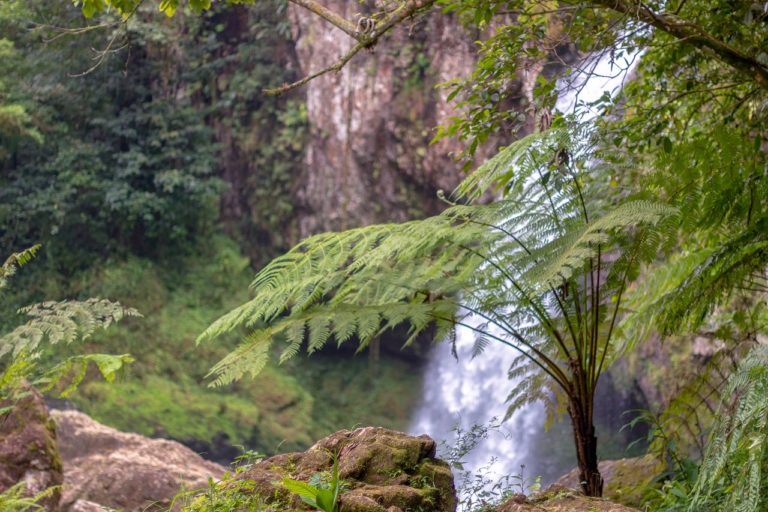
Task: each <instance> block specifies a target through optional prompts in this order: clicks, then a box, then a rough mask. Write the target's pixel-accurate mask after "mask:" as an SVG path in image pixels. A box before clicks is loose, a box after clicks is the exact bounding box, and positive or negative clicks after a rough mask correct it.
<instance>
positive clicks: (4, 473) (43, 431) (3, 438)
mask: <svg viewBox="0 0 768 512" xmlns="http://www.w3.org/2000/svg"><path fill="white" fill-rule="evenodd" d="M5 409H8V410H7V411H6V413H5V414H0V492H3V491H5V490H6V489H8V488H9V487H12V486H13V485H14V484H16V483H18V482H22V481H23V482H24V483H25V484H26V486H27V492H28V494H30V495H34V494H37V493H39V492H41V491H44V490H45V489H48V488H50V487H54V486H58V485H61V482H62V465H61V459H60V458H59V454H58V451H57V448H56V429H55V427H54V424H53V421H51V418H50V416H49V415H48V410H47V409H46V407H45V402H44V400H43V397H42V396H41V395H40V393H38V392H37V391H35V390H34V389H32V388H31V387H28V388H26V389H24V390H22V391H21V392H20V395H19V396H18V397H17V399H16V400H14V401H13V402H11V401H9V400H0V410H5ZM59 498H60V496H59V493H58V492H54V493H52V494H51V495H50V496H48V497H46V498H45V499H43V500H42V501H41V502H40V504H41V505H43V506H45V508H46V510H50V511H56V510H59Z"/></svg>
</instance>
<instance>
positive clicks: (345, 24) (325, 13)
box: [288, 0, 360, 40]
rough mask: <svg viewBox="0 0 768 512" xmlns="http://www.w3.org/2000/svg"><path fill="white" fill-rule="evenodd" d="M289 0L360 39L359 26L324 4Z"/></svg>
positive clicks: (311, 0) (313, 1) (303, 0)
mask: <svg viewBox="0 0 768 512" xmlns="http://www.w3.org/2000/svg"><path fill="white" fill-rule="evenodd" d="M288 1H289V2H291V3H292V4H296V5H298V6H300V7H303V8H305V9H306V10H308V11H310V12H312V13H314V14H317V15H318V16H320V17H321V18H323V19H324V20H325V21H327V22H329V23H331V24H332V25H334V26H335V27H337V28H339V29H340V30H342V31H344V32H345V33H346V34H347V35H348V36H350V37H352V38H354V39H357V40H360V38H359V37H358V33H357V28H356V27H355V24H354V23H352V22H351V21H349V20H347V19H346V18H344V17H343V16H340V15H338V14H336V13H335V12H333V11H332V10H330V9H328V8H327V7H325V6H324V5H321V4H320V3H318V2H316V1H315V0H288Z"/></svg>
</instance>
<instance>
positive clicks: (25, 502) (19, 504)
mask: <svg viewBox="0 0 768 512" xmlns="http://www.w3.org/2000/svg"><path fill="white" fill-rule="evenodd" d="M58 490H59V488H58V487H49V488H48V489H45V490H44V491H42V492H39V493H37V494H35V495H34V496H28V495H27V483H26V482H24V481H21V482H19V483H17V484H16V485H13V486H11V487H9V488H8V489H6V490H5V491H3V492H0V512H29V511H35V510H45V507H43V506H42V505H40V501H42V500H44V499H45V498H47V497H49V496H51V495H52V494H53V493H54V492H57V491H58Z"/></svg>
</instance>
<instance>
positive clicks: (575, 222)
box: [200, 130, 674, 385]
mask: <svg viewBox="0 0 768 512" xmlns="http://www.w3.org/2000/svg"><path fill="white" fill-rule="evenodd" d="M563 132H564V131H563V130H559V131H556V132H553V133H552V134H549V135H550V137H551V140H549V139H548V138H547V137H544V138H543V140H537V141H536V142H535V143H534V142H531V140H526V141H524V142H522V143H520V144H517V145H513V146H511V147H510V148H509V149H508V150H505V151H503V152H502V153H500V155H499V156H498V157H496V158H495V159H493V160H491V161H490V162H489V163H488V164H486V165H485V166H483V167H481V168H480V169H479V170H478V171H477V172H476V173H475V174H473V175H472V176H471V177H470V178H468V180H467V181H466V182H465V183H464V184H463V185H462V187H460V188H459V190H458V193H459V195H460V197H462V196H463V197H474V196H480V195H482V194H483V193H485V191H486V190H487V189H488V187H489V186H490V185H491V184H498V185H500V186H506V187H507V190H506V194H507V195H506V196H505V198H504V199H502V200H500V201H497V202H494V203H492V204H487V205H471V206H465V205H455V206H453V207H451V208H449V209H448V210H446V211H445V212H444V213H443V214H442V215H439V216H437V217H433V218H429V219H426V220H423V221H416V222H410V223H405V224H402V225H380V226H371V227H366V228H361V229H357V230H350V231H346V232H343V233H329V234H323V235H318V236H315V237H312V238H309V239H307V240H306V241H304V242H302V243H301V244H300V245H298V246H297V247H296V248H294V249H293V250H292V251H290V252H289V253H287V254H286V255H285V256H282V257H280V258H277V259H276V260H274V261H273V262H272V263H270V264H269V265H268V266H267V267H265V268H264V269H263V270H262V271H261V272H260V273H259V274H258V275H257V277H256V279H255V280H254V282H253V283H252V289H253V290H254V292H255V295H254V297H253V299H252V300H250V301H249V302H247V303H246V304H244V305H243V306H241V307H239V308H237V309H235V310H233V311H232V312H230V313H228V314H227V315H225V316H224V317H222V318H221V319H219V320H218V321H216V322H215V323H214V324H213V325H211V327H209V328H208V329H207V330H206V331H205V332H204V333H203V334H202V335H201V336H200V341H204V340H207V339H211V338H213V337H216V336H219V335H221V334H222V333H224V332H227V331H229V330H232V329H234V328H236V327H237V326H240V325H248V326H257V325H259V324H267V326H266V327H264V328H260V329H257V330H256V331H254V333H253V334H251V335H250V336H249V337H248V338H247V340H246V341H245V342H244V343H243V344H242V345H241V346H240V348H238V349H237V350H236V351H235V352H233V353H232V354H230V355H229V356H228V357H227V358H225V359H224V360H222V361H221V362H220V363H219V364H218V365H217V366H215V367H214V369H213V370H212V372H211V374H212V375H213V376H214V377H215V380H214V384H216V385H222V384H226V383H228V382H231V381H233V380H235V379H237V378H239V377H241V376H243V374H244V373H245V372H251V373H253V374H256V373H258V371H260V370H261V369H262V368H263V365H264V364H265V363H266V360H267V355H268V354H269V346H270V344H271V343H272V341H273V340H276V341H282V342H284V343H286V348H285V349H284V351H283V353H282V355H281V361H285V360H287V359H288V358H290V357H291V356H293V355H294V354H296V353H297V352H298V350H299V348H300V346H301V343H302V342H303V341H304V339H305V336H306V339H307V341H308V344H307V350H308V352H309V353H312V352H314V351H316V350H318V349H319V348H321V347H322V346H323V345H325V344H326V343H327V342H328V341H329V340H330V339H334V340H335V342H336V344H342V343H344V342H346V341H349V340H350V339H351V338H352V337H353V336H357V338H358V340H359V343H360V347H361V348H362V347H365V346H366V345H367V343H368V342H370V340H371V339H372V338H373V337H374V336H377V335H378V334H380V332H381V331H383V330H385V329H387V328H391V327H394V326H396V325H398V324H400V323H403V322H405V321H408V322H409V324H410V338H409V340H408V341H407V342H406V344H407V343H410V341H412V339H413V338H414V337H415V336H416V335H417V334H418V333H419V332H421V331H423V330H424V329H426V328H427V327H428V326H429V325H431V324H432V323H434V324H436V326H437V328H438V331H439V332H448V331H450V330H451V329H452V328H453V327H454V326H455V325H467V319H468V318H469V317H470V316H473V315H474V316H475V318H477V319H479V320H481V322H482V323H481V326H480V327H479V328H477V329H476V330H477V331H480V332H479V333H478V334H479V336H478V348H481V346H482V345H483V343H484V342H487V341H496V342H501V343H505V344H509V345H511V346H513V347H517V348H518V349H519V350H521V352H522V353H523V356H524V357H528V355H529V352H527V350H530V351H531V353H532V354H533V355H534V359H535V358H537V357H540V360H539V361H540V362H541V363H542V365H543V370H544V371H545V372H546V373H550V374H552V376H554V377H555V379H554V380H555V382H557V383H560V384H565V383H566V379H567V377H565V375H566V373H567V369H565V368H563V367H561V366H560V364H564V365H566V366H567V364H569V363H568V362H567V361H569V360H570V357H569V354H570V355H571V356H572V357H574V359H576V360H581V361H582V362H585V361H586V359H589V358H594V359H595V361H596V363H595V364H596V365H597V362H598V361H599V360H600V359H602V358H607V357H608V355H607V353H608V350H609V347H608V344H606V343H605V340H604V339H603V340H602V343H600V344H597V342H596V341H595V343H593V342H591V341H590V342H589V343H588V346H585V345H584V344H583V343H582V341H583V338H582V336H583V335H585V334H586V332H579V331H577V330H574V329H572V328H573V325H574V324H572V323H571V325H570V328H571V331H570V335H572V336H573V339H570V340H566V339H565V338H563V337H562V336H560V332H559V328H565V329H566V330H568V329H569V327H568V324H569V321H572V320H574V319H572V318H570V316H571V315H573V316H574V317H575V316H576V315H577V311H576V309H577V308H582V307H583V308H585V309H591V308H592V307H593V305H592V304H590V305H589V306H588V305H586V303H582V302H579V301H581V300H582V298H578V299H576V301H575V302H573V304H572V305H570V306H566V305H565V304H564V303H563V300H565V299H564V298H563V297H566V296H567V295H566V293H564V292H563V290H562V289H561V290H560V291H559V292H558V291H556V289H557V288H556V287H566V286H567V285H568V284H570V285H572V289H573V290H574V291H575V292H574V296H577V295H578V294H577V293H576V292H577V291H578V290H579V289H580V287H581V290H582V291H583V290H584V288H583V287H582V283H581V279H582V278H583V276H584V272H585V270H587V271H588V269H590V268H591V269H592V270H596V267H598V266H599V267H600V271H601V272H603V277H606V276H607V278H608V284H607V285H606V286H605V288H604V290H611V292H610V293H611V295H608V292H607V291H606V296H607V297H611V296H616V294H618V293H620V290H621V288H622V286H623V285H622V284H621V283H623V282H624V281H623V280H622V277H624V276H628V275H631V268H632V265H633V264H634V263H635V262H636V261H638V258H641V257H646V256H647V255H646V254H644V253H643V251H645V252H646V253H647V252H648V251H649V250H651V249H652V248H655V242H656V239H655V238H653V237H647V238H638V239H633V240H640V242H637V241H635V242H634V244H631V245H628V246H627V253H626V254H625V256H624V257H623V258H619V259H618V260H617V261H616V262H615V263H614V264H613V265H610V266H609V265H608V264H606V262H605V261H601V262H600V264H599V265H598V264H597V261H596V260H597V258H598V254H599V253H604V252H607V251H608V250H609V249H608V247H614V246H613V245H612V244H614V243H616V242H615V241H614V240H617V239H618V238H620V235H621V234H622V233H624V232H625V230H626V229H627V228H628V227H629V226H646V227H647V226H652V225H656V224H659V222H660V220H661V219H662V218H664V217H665V216H667V217H668V216H669V215H670V214H672V213H674V212H673V211H672V210H671V209H669V208H667V207H664V206H662V205H659V204H654V203H647V202H628V203H625V204H622V205H619V206H617V207H612V208H611V207H609V208H606V206H607V205H605V204H600V202H594V203H584V204H582V203H581V202H580V198H581V197H584V195H585V194H582V195H580V194H579V193H578V192H579V189H580V187H585V186H587V184H586V183H583V184H581V185H580V184H579V183H578V181H580V180H584V179H586V178H580V179H579V180H569V178H570V176H568V175H566V177H565V178H564V179H563V180H562V181H563V183H562V184H561V185H559V186H558V185H550V184H549V182H548V180H547V178H546V177H545V176H546V174H545V173H555V172H558V170H557V169H550V168H549V165H548V164H547V160H548V159H549V158H548V157H547V155H548V154H551V152H552V151H553V147H554V148H559V147H560V146H559V143H560V142H562V139H563ZM553 144H554V146H553ZM523 149H525V150H526V151H523ZM513 164H515V165H519V166H520V167H519V168H515V169H516V170H515V171H514V182H513V184H512V185H510V183H511V181H510V179H511V176H512V175H513V174H512V173H513V171H512V169H513ZM565 172H567V171H565ZM553 181H555V180H553ZM558 188H559V190H558ZM584 208H589V209H591V210H592V211H591V212H589V213H591V214H592V215H589V214H588V215H587V217H586V220H585V218H584V217H583V213H582V212H583V210H584ZM601 213H602V215H600V214H601ZM617 237H618V238H617ZM593 260H594V261H593ZM590 265H591V267H590ZM625 279H626V278H625ZM574 281H575V282H574ZM611 286H615V287H616V288H615V289H611ZM489 290H498V292H497V293H489V292H488V291H489ZM567 298H568V300H569V301H570V300H571V299H572V297H571V296H567ZM600 301H602V299H600ZM558 302H559V303H560V304H561V307H562V308H563V310H562V311H561V312H560V313H561V314H563V313H564V314H565V315H567V316H568V318H567V319H566V317H564V316H563V317H558V316H554V317H550V315H549V314H548V313H547V311H548V307H549V305H550V304H553V305H556V304H558ZM614 302H620V300H615V301H614ZM595 307H599V309H600V312H599V313H597V312H596V311H593V312H592V314H593V315H595V314H596V316H595V317H594V320H590V321H589V323H588V325H589V327H587V326H586V325H582V326H581V327H583V328H584V329H585V330H586V329H590V331H591V329H593V328H594V329H596V330H595V332H594V333H593V334H597V331H598V330H599V332H600V333H601V334H602V335H605V334H608V333H609V329H608V328H607V326H606V328H603V326H601V327H600V328H599V329H598V326H597V325H596V324H594V323H593V322H594V321H597V322H599V323H602V322H603V321H607V322H608V323H610V322H611V318H612V315H610V314H609V312H608V306H607V305H604V304H602V303H601V304H599V305H596V306H595ZM578 314H579V315H580V314H581V310H579V312H578ZM590 316H591V315H590ZM530 318H537V319H541V320H542V323H541V325H537V326H530V325H525V323H526V321H527V319H530ZM582 318H583V316H582ZM493 329H499V332H502V333H503V335H496V334H495V331H494V330H493ZM593 334H590V336H592V335H593ZM565 336H568V334H566V335H565ZM439 337H440V335H438V338H439ZM574 349H575V350H576V352H575V354H572V353H571V351H573V350H574ZM603 354H605V355H603ZM556 361H563V363H557V362H556Z"/></svg>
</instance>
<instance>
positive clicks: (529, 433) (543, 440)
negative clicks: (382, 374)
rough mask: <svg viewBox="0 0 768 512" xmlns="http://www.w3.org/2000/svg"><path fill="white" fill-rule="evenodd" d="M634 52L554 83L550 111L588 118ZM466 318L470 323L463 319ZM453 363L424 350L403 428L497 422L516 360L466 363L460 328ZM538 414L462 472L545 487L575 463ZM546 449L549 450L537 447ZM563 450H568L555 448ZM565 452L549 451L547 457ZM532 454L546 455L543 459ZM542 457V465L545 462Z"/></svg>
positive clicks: (514, 420) (491, 442)
mask: <svg viewBox="0 0 768 512" xmlns="http://www.w3.org/2000/svg"><path fill="white" fill-rule="evenodd" d="M637 57H639V53H638V52H634V53H629V54H626V55H624V56H623V57H620V58H621V59H623V61H624V64H625V65H624V66H623V67H616V66H615V65H614V63H613V62H611V58H610V56H609V55H603V56H602V57H600V58H597V59H593V60H592V61H591V62H590V63H587V64H586V65H585V69H586V72H582V73H576V74H575V75H574V77H573V78H572V79H571V80H569V81H568V82H567V83H566V82H565V81H561V83H560V84H559V86H560V87H559V90H566V91H567V92H566V93H564V94H561V95H560V97H559V99H558V101H557V104H556V109H557V110H559V111H560V112H563V113H571V112H576V111H577V109H578V112H579V114H580V115H581V116H582V119H583V120H586V121H589V120H590V119H591V118H593V117H594V116H595V115H596V113H595V112H594V111H593V110H592V109H590V108H589V107H588V106H587V105H585V104H587V103H590V102H593V101H595V100H597V99H598V98H600V97H601V96H602V95H603V94H604V93H605V92H608V93H609V94H611V95H613V94H614V93H615V92H616V91H617V90H619V89H620V87H621V85H622V84H623V82H624V79H625V78H626V76H627V74H628V72H629V70H630V69H631V68H632V65H633V63H634V62H635V61H636V60H637ZM470 320H471V319H470ZM456 336H457V338H456V349H457V355H458V360H457V359H456V358H455V357H454V356H453V354H452V353H451V347H450V346H449V344H448V343H440V344H438V345H437V346H435V347H434V348H433V350H432V352H431V353H430V356H429V361H428V363H427V367H426V370H425V374H424V390H423V395H422V396H423V402H422V405H421V407H420V408H419V409H418V410H417V411H416V413H415V415H414V418H413V420H412V422H411V426H410V428H409V431H410V432H411V433H413V434H424V433H426V434H429V435H430V436H431V437H433V438H434V439H436V440H437V441H438V442H442V443H445V444H447V445H448V446H450V445H452V444H453V443H454V442H455V441H454V435H453V432H452V430H453V428H454V427H455V426H456V425H460V426H461V427H462V428H463V429H467V428H469V427H471V426H472V425H487V424H489V423H490V422H491V421H492V420H493V418H497V419H498V420H501V419H503V418H504V416H505V414H506V411H507V406H506V404H505V399H506V397H507V395H508V394H509V391H510V389H512V387H513V386H514V385H515V383H514V382H512V381H509V380H508V379H507V371H508V369H509V367H510V365H511V363H512V361H513V359H514V358H515V356H516V353H515V351H514V350H512V349H510V348H509V347H507V346H504V345H501V344H498V343H491V344H490V345H489V346H488V347H487V348H486V350H485V352H483V353H482V354H481V355H480V356H478V357H476V358H474V359H472V357H471V352H472V345H473V343H474V334H473V332H472V331H471V330H470V329H468V328H466V327H459V328H458V329H457V332H456ZM543 423H544V411H543V407H542V406H541V405H540V404H532V405H529V406H526V407H524V408H522V409H520V410H518V411H517V412H516V413H515V414H514V415H513V416H512V417H511V418H510V419H509V420H508V421H507V422H505V423H504V424H503V425H502V427H501V429H500V430H499V431H494V432H490V433H489V436H488V438H487V439H486V440H485V441H484V442H482V443H481V444H480V445H478V446H477V448H476V449H475V450H473V451H472V452H471V453H470V454H468V456H467V457H466V459H465V462H466V464H465V465H464V467H465V469H467V470H470V471H473V472H477V471H478V470H480V469H481V468H482V469H483V472H484V473H485V475H486V476H487V477H489V478H491V479H499V478H501V477H504V476H508V475H519V474H520V473H521V466H523V465H524V466H525V468H526V469H525V477H526V479H527V480H528V481H531V480H532V478H531V477H533V476H535V475H541V476H542V477H543V481H542V483H544V484H547V483H550V481H551V480H552V479H554V478H556V477H557V476H558V475H562V474H564V473H566V472H567V471H568V470H570V469H571V468H572V467H574V466H575V465H576V460H575V457H573V455H572V453H571V452H569V451H568V450H571V449H572V437H571V435H572V434H571V433H570V426H569V425H561V426H560V428H558V429H554V430H553V431H551V432H549V433H548V434H543V433H542V430H543ZM543 445H548V446H543ZM562 447H567V448H562ZM557 451H560V452H565V453H555V454H554V455H555V456H554V457H553V456H552V454H553V453H554V452H557ZM539 452H548V453H549V454H550V455H549V456H547V457H543V456H541V454H540V453H539ZM544 459H546V460H544Z"/></svg>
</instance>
